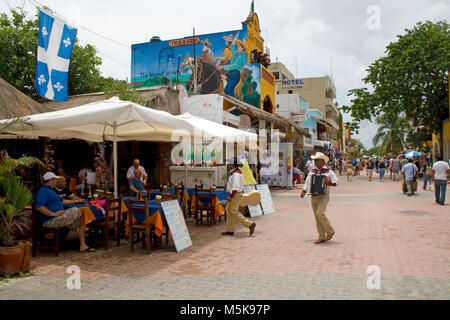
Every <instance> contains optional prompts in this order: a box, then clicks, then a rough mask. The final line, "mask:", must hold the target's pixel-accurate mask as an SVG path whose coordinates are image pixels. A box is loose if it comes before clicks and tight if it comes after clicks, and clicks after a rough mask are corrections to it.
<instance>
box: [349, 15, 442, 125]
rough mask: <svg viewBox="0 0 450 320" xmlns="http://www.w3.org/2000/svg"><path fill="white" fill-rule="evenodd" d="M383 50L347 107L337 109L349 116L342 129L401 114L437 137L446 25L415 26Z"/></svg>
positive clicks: (440, 23)
mask: <svg viewBox="0 0 450 320" xmlns="http://www.w3.org/2000/svg"><path fill="white" fill-rule="evenodd" d="M397 37H398V39H397V41H396V42H392V43H390V44H389V45H388V46H387V48H386V56H384V57H381V58H379V59H378V60H376V61H375V62H374V63H372V64H371V65H370V67H369V68H368V69H367V73H368V74H367V76H366V77H365V78H364V79H363V81H364V83H366V84H368V85H370V86H371V87H372V88H373V90H372V92H369V90H368V89H367V88H358V89H352V90H350V91H349V93H348V95H349V96H353V98H352V100H351V105H350V106H343V107H342V110H343V111H344V112H346V113H349V112H350V113H351V116H352V118H353V121H352V122H349V123H348V126H349V127H350V128H352V129H356V132H357V129H358V128H359V125H358V124H359V122H360V121H362V120H372V117H377V116H379V115H381V114H383V113H387V114H391V115H398V114H400V113H404V115H405V116H406V118H407V119H410V120H413V122H414V125H415V126H421V127H423V128H424V130H426V132H428V133H442V120H443V119H445V118H448V116H449V115H448V69H449V55H450V30H449V25H448V23H447V22H446V21H439V22H437V23H433V22H430V21H426V22H425V23H421V22H419V23H417V24H416V26H414V28H412V29H406V30H405V34H403V35H399V36H397Z"/></svg>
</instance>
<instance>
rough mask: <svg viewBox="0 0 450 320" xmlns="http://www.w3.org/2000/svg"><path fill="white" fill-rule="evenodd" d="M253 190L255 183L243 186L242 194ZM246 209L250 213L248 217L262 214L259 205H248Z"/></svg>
mask: <svg viewBox="0 0 450 320" xmlns="http://www.w3.org/2000/svg"><path fill="white" fill-rule="evenodd" d="M253 190H255V185H254V184H252V185H247V186H244V194H249V193H250V192H251V191H253ZM248 211H249V213H250V217H257V216H262V214H263V213H262V210H261V205H259V204H258V205H256V206H250V205H249V206H248Z"/></svg>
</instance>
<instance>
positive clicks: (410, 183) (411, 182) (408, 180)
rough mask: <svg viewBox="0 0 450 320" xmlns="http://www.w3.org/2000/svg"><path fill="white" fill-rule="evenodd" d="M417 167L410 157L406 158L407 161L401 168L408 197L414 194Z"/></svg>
mask: <svg viewBox="0 0 450 320" xmlns="http://www.w3.org/2000/svg"><path fill="white" fill-rule="evenodd" d="M418 171H419V169H418V168H417V166H416V165H415V164H414V163H413V160H412V159H408V163H407V164H405V166H404V167H403V169H402V174H403V179H404V181H405V184H406V189H407V191H408V197H409V196H412V195H413V194H414V189H415V184H416V181H417V172H418Z"/></svg>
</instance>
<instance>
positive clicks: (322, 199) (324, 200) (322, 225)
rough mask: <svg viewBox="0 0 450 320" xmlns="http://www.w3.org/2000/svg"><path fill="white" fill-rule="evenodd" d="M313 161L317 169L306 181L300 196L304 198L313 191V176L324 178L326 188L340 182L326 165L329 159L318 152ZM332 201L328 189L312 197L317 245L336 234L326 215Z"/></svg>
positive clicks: (313, 170)
mask: <svg viewBox="0 0 450 320" xmlns="http://www.w3.org/2000/svg"><path fill="white" fill-rule="evenodd" d="M312 159H313V160H314V164H315V167H314V168H313V169H312V170H311V172H310V174H309V175H308V178H307V179H306V181H305V185H304V186H303V190H302V192H301V194H300V196H301V197H302V198H303V197H304V196H305V194H306V193H307V192H308V191H311V185H310V180H311V177H312V175H313V174H317V175H322V176H324V178H323V180H322V183H323V184H325V185H326V186H337V184H338V182H339V180H338V178H337V177H336V174H335V173H334V172H333V170H331V169H329V168H327V166H326V165H325V163H328V157H327V156H326V155H324V154H323V153H321V152H317V153H316V154H315V155H314V156H313V157H312ZM329 200H330V192H329V190H328V188H326V189H325V191H324V194H313V195H311V206H312V209H313V212H314V217H315V219H316V228H317V232H318V234H319V238H318V239H317V240H316V242H315V243H316V244H319V243H322V242H325V241H329V240H331V238H332V237H333V235H334V234H335V231H334V229H333V227H332V226H331V224H330V221H329V220H328V218H327V217H326V215H325V211H326V209H327V205H328V202H329Z"/></svg>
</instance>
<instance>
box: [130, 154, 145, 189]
mask: <svg viewBox="0 0 450 320" xmlns="http://www.w3.org/2000/svg"><path fill="white" fill-rule="evenodd" d="M134 170H139V171H141V173H142V175H141V181H142V183H143V184H144V185H145V184H146V183H147V173H146V172H145V169H144V167H141V166H140V162H139V160H138V159H134V160H133V165H132V166H131V167H130V168H128V171H127V179H128V182H130V181H131V179H133V177H134Z"/></svg>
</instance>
